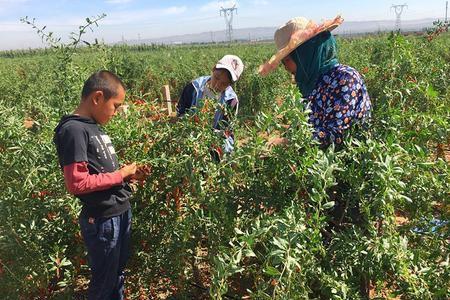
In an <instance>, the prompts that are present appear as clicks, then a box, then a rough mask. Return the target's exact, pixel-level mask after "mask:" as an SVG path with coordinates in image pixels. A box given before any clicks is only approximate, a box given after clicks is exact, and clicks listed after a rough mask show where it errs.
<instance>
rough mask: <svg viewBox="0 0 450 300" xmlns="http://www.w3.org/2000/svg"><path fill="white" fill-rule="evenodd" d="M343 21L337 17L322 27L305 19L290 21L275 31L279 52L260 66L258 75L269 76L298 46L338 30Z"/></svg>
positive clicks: (324, 23) (299, 18) (327, 21)
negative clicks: (322, 34)
mask: <svg viewBox="0 0 450 300" xmlns="http://www.w3.org/2000/svg"><path fill="white" fill-rule="evenodd" d="M343 21H344V19H342V18H341V16H337V17H336V18H334V19H333V20H326V21H325V22H323V23H322V24H320V25H319V24H316V23H314V21H312V20H308V19H306V18H303V17H298V18H294V19H291V20H289V21H288V22H287V23H286V24H284V25H283V26H281V27H280V28H278V29H277V31H275V35H274V39H275V44H276V46H277V48H278V52H277V53H275V55H273V56H272V57H271V58H270V59H269V60H268V61H267V62H266V63H265V64H263V65H261V66H259V69H258V73H259V74H261V75H263V76H265V75H267V74H269V73H270V72H271V71H273V70H274V69H275V68H276V67H277V66H278V65H279V64H280V62H281V60H282V59H283V58H285V57H286V56H288V55H289V54H290V53H291V52H292V51H294V50H295V49H296V48H297V47H298V46H300V45H301V44H303V43H304V42H306V41H308V40H309V39H311V38H313V37H315V36H316V35H318V34H319V33H321V32H324V31H332V30H334V29H336V28H337V27H338V26H339V25H341V24H342V22H343Z"/></svg>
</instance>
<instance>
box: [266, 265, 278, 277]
mask: <svg viewBox="0 0 450 300" xmlns="http://www.w3.org/2000/svg"><path fill="white" fill-rule="evenodd" d="M264 273H266V274H267V275H270V276H279V275H280V274H281V273H280V271H278V269H276V268H274V267H271V266H267V267H266V268H265V269H264Z"/></svg>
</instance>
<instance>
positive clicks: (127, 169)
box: [119, 163, 137, 181]
mask: <svg viewBox="0 0 450 300" xmlns="http://www.w3.org/2000/svg"><path fill="white" fill-rule="evenodd" d="M136 169H137V167H136V163H132V164H129V165H125V166H123V167H122V168H121V169H120V170H119V172H120V175H122V178H123V180H124V181H125V180H128V179H130V177H131V176H133V175H134V174H135V173H136Z"/></svg>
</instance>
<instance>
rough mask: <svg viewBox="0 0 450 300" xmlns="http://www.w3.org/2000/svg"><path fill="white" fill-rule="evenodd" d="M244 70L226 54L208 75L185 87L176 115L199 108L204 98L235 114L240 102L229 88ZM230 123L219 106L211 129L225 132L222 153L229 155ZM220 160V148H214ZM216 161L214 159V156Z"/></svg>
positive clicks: (231, 138)
mask: <svg viewBox="0 0 450 300" xmlns="http://www.w3.org/2000/svg"><path fill="white" fill-rule="evenodd" d="M243 70H244V64H243V63H242V60H241V59H240V58H239V57H237V56H236V55H225V56H224V57H222V59H221V60H219V61H218V62H217V64H216V65H215V67H214V68H213V70H212V74H211V76H203V77H199V78H197V79H194V80H193V81H192V82H190V83H189V84H187V85H186V86H185V87H184V89H183V91H182V93H181V96H180V99H179V101H178V104H177V116H178V117H181V116H183V115H184V114H185V113H187V112H188V111H189V110H193V109H194V108H200V107H201V106H202V102H201V100H202V99H204V98H212V99H216V100H217V101H218V102H219V104H221V105H223V106H226V107H227V108H229V109H231V111H234V114H235V115H236V114H237V110H238V107H239V100H238V97H237V95H236V93H235V92H234V90H233V88H232V87H231V85H232V84H233V83H235V82H236V81H237V80H239V77H240V76H241V74H242V71H243ZM228 122H229V120H228V118H227V116H226V115H225V114H224V111H223V109H221V108H220V107H219V108H218V109H217V110H216V112H215V114H214V120H213V128H214V129H215V130H218V131H224V132H225V143H224V146H223V150H224V151H225V152H226V153H230V152H231V151H232V150H233V145H234V137H233V134H232V133H231V131H230V128H228V126H229V124H228ZM216 152H217V155H218V156H219V158H220V156H221V155H220V153H221V152H222V149H220V148H219V149H217V151H216ZM216 158H217V157H216Z"/></svg>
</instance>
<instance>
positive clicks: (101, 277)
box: [53, 71, 136, 299]
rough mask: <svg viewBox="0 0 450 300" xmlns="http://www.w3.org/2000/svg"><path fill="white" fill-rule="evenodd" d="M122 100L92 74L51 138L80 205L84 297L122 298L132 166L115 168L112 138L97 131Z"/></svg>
mask: <svg viewBox="0 0 450 300" xmlns="http://www.w3.org/2000/svg"><path fill="white" fill-rule="evenodd" d="M124 99H125V87H124V85H123V83H122V81H121V80H120V79H119V78H118V77H117V76H116V75H115V74H113V73H111V72H109V71H99V72H96V73H94V74H92V75H91V76H90V77H89V78H88V79H87V80H86V82H85V83H84V86H83V90H82V93H81V102H80V104H79V105H78V107H77V109H76V110H75V112H74V113H73V114H71V115H67V116H64V117H62V119H61V121H60V122H59V124H58V126H57V127H56V129H55V135H54V138H53V141H54V143H55V145H56V150H57V152H58V159H59V164H60V166H61V168H62V170H63V172H64V182H65V185H66V188H67V190H68V191H69V193H71V194H73V195H75V196H76V197H77V198H79V199H80V200H81V202H82V204H83V206H82V210H81V213H80V217H79V223H80V228H81V234H82V236H83V240H84V244H85V246H86V248H87V253H88V258H89V265H90V268H91V275H92V278H91V281H90V284H89V291H88V299H123V297H124V296H123V291H124V287H123V284H124V273H123V270H124V268H125V264H126V261H127V259H128V256H129V249H128V248H129V239H130V229H131V211H130V202H129V200H128V199H129V198H130V196H131V189H130V187H129V185H128V183H127V181H129V180H130V179H132V177H133V175H134V174H135V173H136V164H134V163H133V164H129V165H126V166H124V167H122V168H121V169H119V162H118V160H117V155H116V153H115V151H114V148H113V146H112V143H111V140H110V138H109V137H108V135H106V134H105V133H103V131H102V130H101V129H100V127H99V125H104V124H106V123H108V121H110V120H111V118H112V117H113V116H114V115H115V114H116V111H117V109H118V108H119V107H120V106H121V105H122V103H123V101H124Z"/></svg>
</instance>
